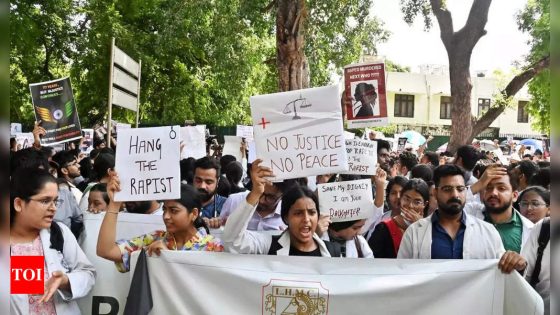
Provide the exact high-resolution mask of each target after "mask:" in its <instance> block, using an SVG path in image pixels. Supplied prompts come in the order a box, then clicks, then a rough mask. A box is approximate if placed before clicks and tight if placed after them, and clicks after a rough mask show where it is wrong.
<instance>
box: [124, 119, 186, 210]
mask: <svg viewBox="0 0 560 315" xmlns="http://www.w3.org/2000/svg"><path fill="white" fill-rule="evenodd" d="M180 140H181V136H180V128H179V126H168V127H154V128H136V129H121V130H119V136H118V137H117V152H116V158H115V169H116V170H117V172H118V174H119V179H120V182H121V191H120V192H118V193H116V194H115V201H144V200H166V199H178V198H179V197H180V196H181V191H180V186H181V176H180V175H181V174H180V168H179V160H180V152H179V147H180Z"/></svg>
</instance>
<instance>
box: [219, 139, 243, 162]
mask: <svg viewBox="0 0 560 315" xmlns="http://www.w3.org/2000/svg"><path fill="white" fill-rule="evenodd" d="M241 140H242V139H241V137H238V136H224V149H223V150H222V156H224V155H233V156H235V159H236V160H237V161H239V162H241V157H242V156H241Z"/></svg>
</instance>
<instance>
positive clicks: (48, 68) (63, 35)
mask: <svg viewBox="0 0 560 315" xmlns="http://www.w3.org/2000/svg"><path fill="white" fill-rule="evenodd" d="M269 3H270V2H269V1H268V0H251V1H250V0H219V1H179V0H87V1H86V0H50V1H24V0H14V1H12V2H11V6H10V15H11V25H10V32H11V44H12V45H11V54H10V61H11V64H10V77H11V83H10V87H11V91H10V104H11V109H12V110H11V121H14V122H15V121H19V122H22V123H24V124H26V125H27V126H30V125H32V121H33V119H34V118H33V111H32V106H31V100H30V96H29V88H28V85H29V84H30V83H34V82H40V81H44V80H50V79H55V78H59V77H62V76H68V75H69V76H70V77H71V79H72V85H73V90H74V95H75V97H76V105H77V107H78V112H79V116H80V119H81V122H82V125H83V126H92V125H94V124H96V123H102V122H103V121H104V120H105V117H106V114H107V100H108V89H109V82H108V76H109V63H110V56H109V55H110V43H111V38H112V37H115V38H116V45H117V46H118V47H119V48H121V49H122V50H123V51H125V52H126V53H128V54H129V55H130V56H131V57H132V58H134V59H136V60H141V61H142V77H141V99H140V121H141V124H144V125H157V124H165V125H169V124H182V123H183V122H184V121H185V120H186V119H191V120H195V121H196V122H197V123H202V124H208V125H218V126H227V125H235V124H241V123H244V124H247V123H249V122H250V110H249V97H250V96H251V95H257V94H265V93H273V92H276V91H277V89H278V88H277V86H278V84H277V70H276V62H275V60H276V34H275V8H274V7H272V8H271V9H270V10H268V11H267V10H264V8H265V7H266V6H267V5H268V4H269ZM370 5H371V0H345V1H337V0H310V1H309V2H308V6H307V8H308V15H307V18H308V19H307V24H306V47H305V50H306V53H307V56H308V59H309V65H310V70H311V82H312V85H314V86H319V85H324V84H328V83H329V81H330V77H331V73H332V72H333V71H334V70H335V69H340V68H341V67H342V66H344V65H346V64H349V63H352V62H355V61H356V60H357V59H358V57H359V56H360V55H361V54H363V53H367V54H370V53H373V52H375V43H376V42H377V41H378V40H381V39H382V38H385V37H386V36H387V34H386V33H385V32H384V31H382V29H381V25H380V23H379V22H378V21H377V20H376V19H374V18H371V17H370V16H369V15H368V12H369V7H370ZM113 119H115V120H118V121H123V122H129V123H132V122H134V121H135V113H134V112H131V111H129V110H125V109H122V108H119V107H116V106H114V107H113Z"/></svg>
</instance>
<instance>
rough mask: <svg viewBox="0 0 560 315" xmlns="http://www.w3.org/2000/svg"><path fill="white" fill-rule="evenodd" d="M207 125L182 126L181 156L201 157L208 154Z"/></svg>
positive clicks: (183, 157) (184, 157)
mask: <svg viewBox="0 0 560 315" xmlns="http://www.w3.org/2000/svg"><path fill="white" fill-rule="evenodd" d="M205 133H206V125H197V126H187V127H181V142H182V144H183V151H181V158H182V159H186V158H189V157H192V158H195V159H200V158H203V157H205V156H206V134H205Z"/></svg>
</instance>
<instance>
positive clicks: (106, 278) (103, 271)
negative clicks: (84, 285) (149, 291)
mask: <svg viewBox="0 0 560 315" xmlns="http://www.w3.org/2000/svg"><path fill="white" fill-rule="evenodd" d="M103 217H104V212H102V213H100V214H92V213H89V212H86V213H84V228H85V236H84V239H83V241H82V243H81V246H82V250H83V251H84V253H85V254H86V256H87V257H88V259H89V261H91V263H92V264H93V265H94V266H95V271H96V272H97V276H96V281H95V286H94V287H93V289H92V291H91V292H90V294H89V295H87V296H86V297H84V298H81V299H79V300H78V304H79V306H80V310H81V311H82V314H92V315H101V314H112V315H116V314H122V313H123V311H124V305H125V304H126V297H127V296H128V290H129V288H130V275H129V274H127V273H120V272H119V271H118V270H117V268H116V267H115V264H114V263H113V262H112V261H109V260H106V259H104V258H101V257H99V256H97V253H96V249H97V237H98V235H99V228H100V227H101V222H103ZM156 230H165V225H164V224H163V220H162V217H161V215H147V214H135V213H121V214H119V218H118V222H117V239H119V240H120V239H131V238H133V237H135V236H140V235H143V234H146V233H150V232H153V231H156Z"/></svg>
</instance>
